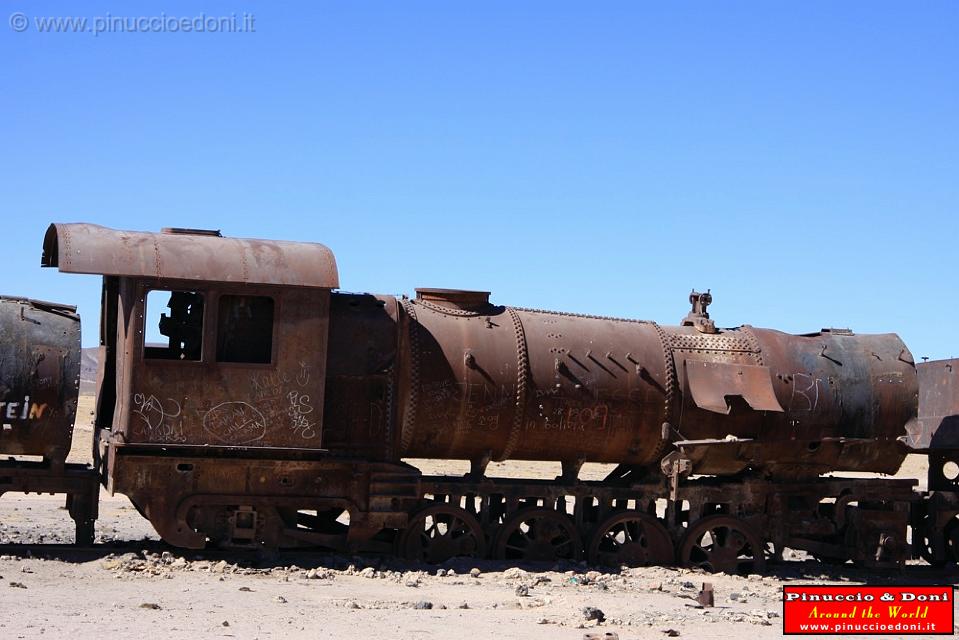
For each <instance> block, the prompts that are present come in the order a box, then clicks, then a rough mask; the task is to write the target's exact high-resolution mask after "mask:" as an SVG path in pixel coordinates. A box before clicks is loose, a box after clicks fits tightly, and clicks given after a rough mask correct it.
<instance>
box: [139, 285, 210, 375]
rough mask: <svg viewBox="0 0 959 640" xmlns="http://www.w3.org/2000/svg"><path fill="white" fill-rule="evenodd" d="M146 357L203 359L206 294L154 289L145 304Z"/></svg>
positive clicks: (144, 340)
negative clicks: (204, 302) (204, 295)
mask: <svg viewBox="0 0 959 640" xmlns="http://www.w3.org/2000/svg"><path fill="white" fill-rule="evenodd" d="M144 304H145V308H144V311H143V318H144V336H143V342H144V350H143V353H144V357H145V358H147V359H154V360H189V361H197V360H200V359H201V357H202V354H203V306H204V305H203V294H201V293H200V292H198V291H174V290H169V289H166V290H165V289H151V290H150V291H148V292H147V295H146V300H145V301H144Z"/></svg>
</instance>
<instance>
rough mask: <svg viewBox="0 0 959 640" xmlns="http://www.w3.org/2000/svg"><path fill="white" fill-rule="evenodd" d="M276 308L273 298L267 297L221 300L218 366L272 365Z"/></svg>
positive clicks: (228, 296)
mask: <svg viewBox="0 0 959 640" xmlns="http://www.w3.org/2000/svg"><path fill="white" fill-rule="evenodd" d="M273 306H274V305H273V298H270V297H267V296H240V295H223V296H220V300H219V305H218V310H217V332H216V359H217V362H237V363H249V364H269V363H270V362H272V361H273Z"/></svg>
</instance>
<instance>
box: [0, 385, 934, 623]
mask: <svg viewBox="0 0 959 640" xmlns="http://www.w3.org/2000/svg"><path fill="white" fill-rule="evenodd" d="M91 409H92V403H91V400H90V399H89V398H88V397H85V398H84V399H83V402H82V404H81V407H80V411H79V419H78V422H80V425H79V426H78V428H77V429H76V432H75V436H74V450H73V454H72V456H71V461H76V462H82V461H86V460H88V459H89V451H90V440H91V429H90V427H89V424H88V422H89V420H88V419H89V415H90V411H91ZM414 463H415V464H420V465H422V466H423V467H424V470H425V471H427V472H429V473H463V472H464V471H465V469H466V468H465V466H464V465H463V464H462V463H460V462H457V461H438V462H432V463H427V462H426V461H414ZM491 472H492V474H494V475H517V476H526V477H530V476H531V475H533V476H537V477H553V476H555V475H556V474H557V473H558V467H555V466H554V465H536V464H529V463H526V464H507V465H494V468H493V469H492V470H491ZM603 472H604V468H603V467H602V466H601V465H595V466H593V467H589V468H587V469H586V472H585V475H587V477H601V476H602V474H603ZM900 475H903V476H905V477H916V478H924V476H925V470H924V468H923V467H922V461H921V459H917V458H913V459H910V460H908V461H907V463H906V465H904V468H903V470H902V471H900ZM72 537H73V529H72V521H71V520H70V518H69V516H68V515H67V513H66V511H65V510H64V509H63V507H62V498H61V497H59V496H36V495H30V496H23V495H19V494H8V495H5V496H4V497H3V498H2V499H0V543H3V544H10V543H37V542H51V543H57V542H60V543H62V542H70V541H72ZM96 537H97V542H98V543H99V549H98V551H97V552H96V553H92V554H91V553H89V552H87V553H84V554H76V555H71V554H70V553H60V554H56V555H54V556H53V557H48V558H43V557H32V556H27V555H26V553H25V552H17V551H15V550H14V551H11V550H9V547H8V548H7V549H8V550H6V551H4V552H3V553H4V554H6V555H0V638H2V639H7V638H11V639H12V638H40V637H47V638H49V637H54V638H87V637H94V636H96V637H109V638H116V639H118V640H125V639H139V638H142V637H143V636H144V635H147V634H148V635H149V636H152V637H157V638H198V637H200V638H206V637H222V638H404V639H406V638H436V639H444V640H445V639H448V638H463V637H471V638H477V639H479V638H498V639H503V640H507V639H516V640H519V639H523V640H527V639H539V638H541V639H544V640H545V639H550V640H552V639H567V638H568V639H571V640H572V639H575V640H579V639H581V638H583V637H584V636H585V634H589V633H596V634H599V636H598V637H603V634H604V633H608V632H613V633H616V634H618V636H619V638H621V639H622V640H627V639H639V638H667V637H684V638H705V639H708V640H718V639H721V638H736V639H741V638H743V637H744V636H749V637H750V638H754V639H756V640H759V639H762V638H778V637H780V636H781V635H782V619H781V612H782V596H781V587H782V585H783V584H788V583H800V584H809V583H822V584H830V583H860V582H866V581H868V580H872V581H873V582H875V581H876V580H877V578H876V577H875V576H869V575H867V574H864V573H862V572H859V571H857V570H856V569H854V568H853V567H852V566H851V565H849V566H847V567H843V568H841V569H836V568H832V567H826V566H824V565H821V564H819V563H817V562H815V561H814V560H809V559H805V558H804V556H802V555H801V554H794V555H792V556H791V557H792V558H793V559H794V561H792V562H787V563H784V564H782V565H778V566H773V567H771V568H770V569H769V571H768V572H767V574H766V575H763V576H751V577H748V578H742V577H735V576H725V575H706V574H702V573H699V572H693V571H688V570H684V569H671V568H644V569H629V570H623V571H613V572H598V571H593V570H591V569H590V568H589V567H586V566H585V565H582V564H575V565H574V564H569V565H566V564H564V565H559V566H555V567H551V568H549V570H531V569H530V568H528V567H526V568H517V567H509V566H507V565H502V564H497V563H494V562H451V563H449V564H447V565H444V566H442V567H428V566H411V565H409V564H406V563H403V562H400V561H396V560H383V559H380V558H375V557H347V556H329V555H324V556H318V555H309V556H307V555H289V556H287V555H281V556H280V557H279V558H278V559H273V560H272V561H268V562H265V561H258V560H256V559H255V558H242V557H241V558H236V557H232V558H227V559H224V558H223V557H222V556H220V555H213V556H211V557H204V556H203V554H194V553H188V554H183V553H179V552H177V551H176V550H172V549H168V548H167V547H165V546H163V545H162V543H160V542H159V541H158V539H157V537H156V534H155V533H154V532H153V530H152V529H151V528H150V526H149V524H148V523H147V522H146V521H145V520H143V519H142V518H141V517H140V516H139V515H138V514H137V513H136V511H135V510H134V509H133V507H132V506H130V504H129V502H128V501H127V500H126V498H124V497H123V496H112V497H111V496H107V495H106V494H105V493H104V494H103V495H102V502H101V505H100V519H99V521H98V522H97V529H96ZM789 555H790V554H788V553H787V556H789ZM878 580H879V581H881V582H892V581H897V582H906V583H908V582H917V581H922V582H926V583H930V582H931V583H935V582H939V583H942V581H943V580H942V578H941V577H940V578H936V577H934V576H933V577H930V576H929V574H928V573H927V572H926V573H924V572H923V568H922V567H912V568H910V569H909V570H908V571H907V572H906V574H905V575H892V576H881V577H879V578H878ZM703 582H710V583H712V584H713V585H714V589H715V597H716V606H715V607H713V608H706V609H703V608H696V607H695V604H696V603H695V600H694V598H695V595H696V593H697V592H698V590H699V588H700V587H701V585H702V583H703ZM588 608H592V609H599V610H601V611H602V613H603V616H604V617H605V620H604V621H603V622H602V623H599V622H598V621H597V620H596V619H595V618H597V617H599V616H598V615H597V614H595V613H594V612H592V611H591V610H590V609H588ZM589 618H592V619H589ZM872 637H876V636H872Z"/></svg>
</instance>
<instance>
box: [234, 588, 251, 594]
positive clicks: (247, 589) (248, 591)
mask: <svg viewBox="0 0 959 640" xmlns="http://www.w3.org/2000/svg"><path fill="white" fill-rule="evenodd" d="M238 591H246V592H247V593H253V589H251V588H250V587H240V588H239V589H238Z"/></svg>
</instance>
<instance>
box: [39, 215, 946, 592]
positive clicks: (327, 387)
mask: <svg viewBox="0 0 959 640" xmlns="http://www.w3.org/2000/svg"><path fill="white" fill-rule="evenodd" d="M42 263H43V265H44V266H49V267H57V268H59V270H60V271H63V272H73V273H91V274H98V275H100V276H102V278H103V293H102V309H101V322H100V342H101V346H100V367H101V371H100V374H99V376H98V386H97V411H96V418H95V434H96V435H95V438H96V445H95V448H96V451H95V458H96V463H97V468H98V470H99V472H100V473H101V474H102V479H103V481H104V483H105V484H106V486H107V488H108V489H109V490H111V491H115V492H119V493H123V494H125V495H127V496H129V497H130V499H131V501H132V502H133V503H134V504H135V505H136V506H137V508H138V509H139V510H140V512H141V513H142V514H143V515H144V516H145V517H147V518H148V519H149V520H150V521H151V522H152V524H153V525H154V526H155V528H156V529H157V531H158V532H159V533H160V535H161V536H162V537H163V538H164V539H165V540H167V541H168V542H170V543H172V544H175V545H180V546H184V547H191V548H199V547H203V546H205V545H208V544H215V545H220V546H234V547H263V546H266V547H292V546H319V547H325V548H332V549H338V550H347V549H352V550H357V549H361V550H372V551H380V552H385V553H396V554H399V555H402V556H404V557H407V558H411V559H417V560H425V561H432V562H439V561H443V560H445V559H447V558H449V557H452V556H458V555H466V556H492V557H496V558H501V559H509V560H517V561H536V560H543V561H555V560H557V559H563V558H566V559H577V558H580V557H582V556H584V555H585V556H586V557H587V558H588V559H589V560H590V561H592V562H596V563H602V564H631V565H638V564H668V563H672V562H675V561H679V562H680V563H682V564H685V565H692V566H701V567H704V568H707V569H712V570H723V571H731V572H744V573H746V572H750V571H756V570H759V569H761V568H762V566H763V564H764V562H765V560H766V557H767V556H768V555H770V554H771V555H773V556H777V555H779V554H781V553H782V550H783V549H784V548H786V547H791V548H796V549H804V550H807V551H808V552H810V553H812V554H814V555H816V556H817V557H820V558H822V559H824V560H829V561H845V560H849V559H851V560H854V561H856V562H858V563H861V564H864V565H867V566H890V565H892V566H895V565H898V564H901V563H902V562H903V561H904V559H905V558H907V557H909V556H910V554H918V553H923V554H924V555H925V556H928V557H929V558H932V559H933V560H936V561H939V560H942V559H946V558H948V556H949V553H951V551H950V549H951V548H952V547H951V546H950V545H953V546H955V545H954V544H953V542H951V540H952V538H951V537H950V536H951V535H952V534H951V533H950V532H951V531H952V530H953V529H956V527H954V524H955V518H956V514H957V513H959V508H955V509H954V506H955V505H954V500H953V497H952V496H953V494H954V490H955V487H952V488H950V487H940V488H944V489H951V491H950V490H946V491H940V494H942V495H945V496H946V497H939V498H937V500H938V502H936V503H935V505H937V506H935V507H933V511H934V513H932V512H930V507H929V505H930V504H932V501H931V499H930V498H929V496H927V495H924V494H923V493H921V492H918V491H916V490H915V485H916V481H915V480H899V479H891V478H861V477H856V478H852V477H849V478H847V477H842V476H841V475H835V473H834V472H842V471H851V472H859V473H860V475H861V472H874V473H880V474H890V473H894V472H895V471H896V470H897V469H898V468H899V466H900V464H901V463H902V461H903V459H904V457H905V455H906V454H907V453H909V452H910V451H919V452H927V451H928V450H929V447H930V446H931V445H930V444H929V441H930V437H931V435H932V434H934V432H935V431H936V430H937V429H939V426H938V425H935V426H930V424H927V423H924V422H922V420H920V419H919V416H918V412H917V407H918V402H919V382H918V377H917V368H916V365H915V363H914V361H913V358H912V355H911V354H910V352H909V350H908V349H907V348H906V346H905V345H904V344H903V343H902V341H901V340H900V339H899V338H898V337H897V336H896V335H894V334H884V335H860V334H856V333H854V332H852V331H849V330H847V329H823V330H821V331H818V332H815V333H810V334H805V335H789V334H785V333H782V332H779V331H775V330H771V329H760V328H755V327H752V326H749V325H743V326H740V327H735V328H728V329H724V328H719V327H717V326H716V324H715V323H714V321H713V320H712V319H711V318H710V316H709V313H708V305H709V304H710V303H711V301H712V297H711V294H710V293H708V292H707V293H697V292H695V291H694V292H693V293H692V294H690V297H689V301H690V303H691V309H690V310H689V313H688V314H687V315H686V316H685V317H684V318H683V319H682V320H681V321H680V322H679V323H678V324H677V325H673V326H668V325H660V324H658V323H656V322H652V321H644V320H631V319H622V318H610V317H602V316H589V315H582V314H573V313H562V312H553V311H543V310H537V309H527V308H521V307H512V306H505V305H499V304H496V303H494V302H493V301H491V300H490V295H489V293H487V292H480V291H460V290H448V289H417V291H416V295H415V296H414V297H412V298H409V297H406V296H399V297H397V296H389V295H371V294H352V293H345V292H341V291H339V290H338V289H339V275H338V272H337V268H336V263H335V260H334V258H333V255H332V253H331V252H330V251H329V249H327V248H326V247H324V246H322V245H318V244H313V243H301V242H297V243H293V242H277V241H265V240H244V239H237V238H225V237H222V236H221V235H220V234H219V232H213V231H204V230H192V229H167V230H164V231H163V232H161V233H144V232H128V231H115V230H111V229H106V228H103V227H99V226H96V225H87V224H56V225H51V227H50V229H49V230H48V232H47V235H46V238H45V240H44V253H43V259H42ZM940 440H941V438H940ZM944 450H946V451H947V452H946V453H944V454H941V455H944V456H945V458H942V460H943V461H947V459H948V458H949V456H952V455H953V452H952V450H951V449H944ZM411 458H412V459H415V458H441V459H461V460H467V461H469V463H470V472H469V473H468V474H467V475H466V476H462V477H460V476H427V475H424V474H423V473H421V472H420V470H419V469H417V468H416V467H414V466H413V465H411V464H409V463H408V462H407V460H408V459H411ZM511 459H512V460H541V461H551V462H557V463H559V466H560V469H561V473H560V475H559V476H558V477H557V478H556V479H555V480H552V481H547V480H535V479H514V478H496V477H490V476H489V475H487V466H488V464H489V463H490V461H493V460H496V461H499V460H511ZM937 460H938V458H937ZM587 462H598V463H611V464H612V465H615V468H613V469H612V470H611V471H610V472H609V474H608V476H607V477H606V478H605V479H604V480H601V481H584V480H581V479H580V478H579V475H580V469H581V467H582V465H583V464H584V463H587ZM824 474H830V475H828V476H826V475H824ZM910 527H912V529H910ZM947 529H948V530H949V531H948V532H947ZM910 531H912V532H913V533H912V535H911V536H910V533H909V532H910ZM956 540H957V541H959V537H957V538H956Z"/></svg>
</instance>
